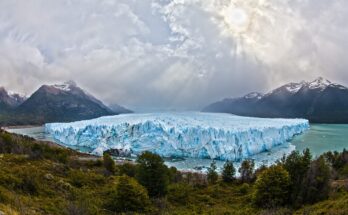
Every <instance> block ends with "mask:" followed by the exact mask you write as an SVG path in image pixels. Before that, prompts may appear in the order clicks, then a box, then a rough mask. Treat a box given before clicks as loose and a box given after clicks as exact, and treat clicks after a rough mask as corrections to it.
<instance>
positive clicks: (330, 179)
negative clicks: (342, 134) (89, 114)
mask: <svg viewBox="0 0 348 215" xmlns="http://www.w3.org/2000/svg"><path fill="white" fill-rule="evenodd" d="M236 172H239V173H240V177H238V178H236V177H235V173H236ZM347 189H348V152H347V151H344V152H341V153H338V152H335V153H327V154H325V155H322V156H320V157H319V158H316V159H313V158H312V157H311V155H310V152H309V151H308V150H306V151H304V152H303V153H298V152H294V153H292V154H291V155H290V156H288V157H284V158H283V159H282V160H280V161H279V162H278V164H276V165H274V166H272V167H261V168H259V169H257V170H255V169H254V164H253V161H249V160H246V161H244V162H243V165H242V167H241V168H240V169H235V168H234V166H233V163H231V162H226V165H225V168H224V171H223V173H222V175H221V176H220V175H218V174H217V173H216V167H215V164H214V163H212V165H211V167H210V168H209V171H208V174H207V175H203V174H198V173H181V172H179V171H177V170H176V169H175V168H167V167H166V166H165V165H164V163H163V160H162V159H161V158H160V157H159V156H157V155H155V154H152V153H149V152H145V153H143V154H142V155H141V156H139V157H138V159H137V161H136V163H127V162H125V163H117V164H116V163H115V162H114V161H113V160H112V159H111V157H110V156H109V155H108V154H105V155H104V157H103V158H95V157H92V156H88V155H83V154H80V153H77V152H75V151H72V150H69V149H64V148H59V147H57V146H54V145H52V144H49V143H44V142H37V141H35V140H33V139H31V138H28V137H23V136H19V135H13V134H9V133H7V132H5V131H2V130H1V131H0V214H1V212H2V213H3V214H9V215H13V214H74V215H79V214H248V215H250V214H261V215H262V214H347V213H348V192H347Z"/></svg>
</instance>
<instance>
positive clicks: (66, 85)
mask: <svg viewBox="0 0 348 215" xmlns="http://www.w3.org/2000/svg"><path fill="white" fill-rule="evenodd" d="M52 87H54V88H56V89H58V90H62V91H70V90H71V89H72V88H75V87H77V84H76V82H75V81H71V80H70V81H66V82H64V83H63V84H55V85H52Z"/></svg>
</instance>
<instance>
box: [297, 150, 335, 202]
mask: <svg viewBox="0 0 348 215" xmlns="http://www.w3.org/2000/svg"><path fill="white" fill-rule="evenodd" d="M329 181H330V168H329V166H328V165H327V163H326V162H325V159H324V158H323V157H319V158H318V159H317V160H315V161H313V162H312V163H311V164H310V167H309V170H308V172H307V175H306V178H305V180H304V183H303V185H304V186H303V190H302V195H301V196H302V197H303V202H304V203H315V202H318V201H321V200H324V199H327V198H328V196H329V190H330V187H329Z"/></svg>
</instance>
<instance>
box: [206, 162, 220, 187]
mask: <svg viewBox="0 0 348 215" xmlns="http://www.w3.org/2000/svg"><path fill="white" fill-rule="evenodd" d="M207 179H208V182H209V184H215V183H216V182H217V180H218V179H219V175H218V174H217V172H216V162H215V161H213V162H211V164H210V167H209V168H208V174H207Z"/></svg>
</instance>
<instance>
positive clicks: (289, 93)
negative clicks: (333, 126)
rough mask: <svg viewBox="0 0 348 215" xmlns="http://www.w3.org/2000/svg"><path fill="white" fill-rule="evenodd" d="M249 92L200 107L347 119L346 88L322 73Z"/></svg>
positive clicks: (331, 120) (326, 120) (325, 119)
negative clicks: (307, 79)
mask: <svg viewBox="0 0 348 215" xmlns="http://www.w3.org/2000/svg"><path fill="white" fill-rule="evenodd" d="M250 95H251V94H248V95H247V96H244V97H241V98H235V99H225V100H223V101H220V102H216V103H214V104H211V105H209V106H208V107H206V108H204V109H203V111H205V112H224V113H233V114H237V115H243V116H257V117H287V118H306V119H309V120H310V121H311V122H324V123H346V122H348V88H347V87H345V86H342V85H340V84H336V83H332V82H331V81H329V80H326V79H324V78H321V77H320V78H317V79H315V80H314V81H311V82H306V81H302V82H300V83H289V84H286V85H284V86H281V87H279V88H277V89H275V90H272V91H271V92H269V93H267V94H265V95H262V94H257V96H255V97H252V96H250ZM252 95H256V94H255V93H253V94H252ZM250 98H254V99H250ZM256 98H257V99H256Z"/></svg>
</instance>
